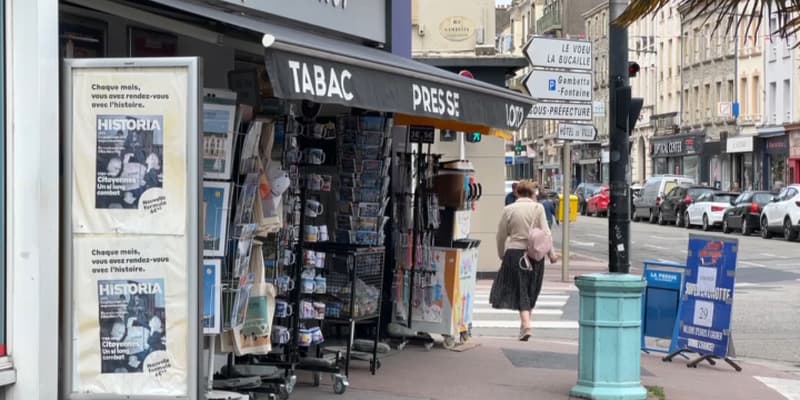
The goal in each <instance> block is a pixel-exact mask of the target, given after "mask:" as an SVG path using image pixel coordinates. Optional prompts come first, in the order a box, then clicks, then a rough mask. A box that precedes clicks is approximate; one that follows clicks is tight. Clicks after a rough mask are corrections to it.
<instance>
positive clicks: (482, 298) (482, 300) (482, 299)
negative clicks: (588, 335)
mask: <svg viewBox="0 0 800 400" xmlns="http://www.w3.org/2000/svg"><path fill="white" fill-rule="evenodd" d="M539 300H542V301H548V300H550V301H561V302H562V303H563V302H566V301H567V300H569V296H564V295H539ZM475 304H489V295H481V294H476V295H475ZM536 304H539V301H537V302H536Z"/></svg>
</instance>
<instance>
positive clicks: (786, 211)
mask: <svg viewBox="0 0 800 400" xmlns="http://www.w3.org/2000/svg"><path fill="white" fill-rule="evenodd" d="M798 232H800V185H789V186H787V187H785V188H783V190H781V191H780V193H778V195H777V196H775V197H773V198H772V202H771V203H769V204H767V205H766V206H764V209H763V210H762V211H761V237H763V238H764V239H769V238H771V237H772V235H773V234H775V233H783V238H784V239H786V240H796V239H797V236H798Z"/></svg>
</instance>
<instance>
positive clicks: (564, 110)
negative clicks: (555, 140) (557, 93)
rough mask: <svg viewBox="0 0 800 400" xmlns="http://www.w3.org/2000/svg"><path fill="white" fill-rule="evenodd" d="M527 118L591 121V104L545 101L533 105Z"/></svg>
mask: <svg viewBox="0 0 800 400" xmlns="http://www.w3.org/2000/svg"><path fill="white" fill-rule="evenodd" d="M528 119H552V120H561V121H591V120H592V105H591V104H588V103H587V104H580V103H545V102H539V103H535V104H534V105H533V108H531V111H530V113H528Z"/></svg>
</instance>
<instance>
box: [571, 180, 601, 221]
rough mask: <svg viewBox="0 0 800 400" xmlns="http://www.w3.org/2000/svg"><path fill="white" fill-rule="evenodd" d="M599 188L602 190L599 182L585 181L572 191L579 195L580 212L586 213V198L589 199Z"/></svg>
mask: <svg viewBox="0 0 800 400" xmlns="http://www.w3.org/2000/svg"><path fill="white" fill-rule="evenodd" d="M598 190H600V184H599V183H587V182H583V183H581V184H579V185H578V187H576V188H575V191H574V192H572V194H574V195H576V196H578V212H579V213H580V214H581V215H586V200H589V197H592V195H594V194H595V192H597V191H598Z"/></svg>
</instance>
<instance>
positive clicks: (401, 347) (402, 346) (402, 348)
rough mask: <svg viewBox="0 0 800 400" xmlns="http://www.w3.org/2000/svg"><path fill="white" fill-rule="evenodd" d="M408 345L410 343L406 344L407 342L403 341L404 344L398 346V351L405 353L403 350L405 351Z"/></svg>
mask: <svg viewBox="0 0 800 400" xmlns="http://www.w3.org/2000/svg"><path fill="white" fill-rule="evenodd" d="M406 344H408V342H405V341H403V342H401V343H400V344H398V345H397V351H403V350H405V348H406Z"/></svg>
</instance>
